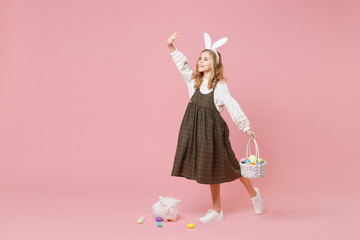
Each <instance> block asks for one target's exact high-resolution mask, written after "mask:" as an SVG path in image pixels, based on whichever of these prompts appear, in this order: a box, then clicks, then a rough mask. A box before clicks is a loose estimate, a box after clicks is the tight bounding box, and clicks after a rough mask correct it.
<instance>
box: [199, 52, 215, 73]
mask: <svg viewBox="0 0 360 240" xmlns="http://www.w3.org/2000/svg"><path fill="white" fill-rule="evenodd" d="M211 61H212V60H211V57H210V54H209V53H208V52H203V53H202V54H201V55H200V58H199V60H198V67H199V72H208V71H210V69H211V64H212V62H211Z"/></svg>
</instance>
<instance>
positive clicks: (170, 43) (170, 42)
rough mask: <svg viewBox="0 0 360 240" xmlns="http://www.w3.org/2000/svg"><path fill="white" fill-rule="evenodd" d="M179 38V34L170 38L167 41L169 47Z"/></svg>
mask: <svg viewBox="0 0 360 240" xmlns="http://www.w3.org/2000/svg"><path fill="white" fill-rule="evenodd" d="M178 36H179V32H177V31H176V32H174V33H173V34H172V35H171V36H170V37H169V39H168V40H167V45H168V46H169V45H172V44H173V42H174V41H175V39H177V37H178Z"/></svg>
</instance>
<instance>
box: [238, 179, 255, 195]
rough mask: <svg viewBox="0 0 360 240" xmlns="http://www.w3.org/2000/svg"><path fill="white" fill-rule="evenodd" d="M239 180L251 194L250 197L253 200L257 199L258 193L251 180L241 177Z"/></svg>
mask: <svg viewBox="0 0 360 240" xmlns="http://www.w3.org/2000/svg"><path fill="white" fill-rule="evenodd" d="M239 179H240V181H241V182H242V183H243V184H244V186H245V188H246V190H247V191H248V193H249V196H250V197H251V198H252V197H255V196H256V191H255V189H254V187H253V185H252V184H251V181H250V179H248V178H245V177H240V178H239Z"/></svg>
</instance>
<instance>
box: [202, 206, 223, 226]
mask: <svg viewBox="0 0 360 240" xmlns="http://www.w3.org/2000/svg"><path fill="white" fill-rule="evenodd" d="M223 219H224V212H223V210H221V211H220V212H219V213H218V212H216V211H215V210H214V209H209V210H208V211H207V213H206V214H205V216H203V217H201V218H200V219H199V222H201V223H209V222H212V221H220V220H223Z"/></svg>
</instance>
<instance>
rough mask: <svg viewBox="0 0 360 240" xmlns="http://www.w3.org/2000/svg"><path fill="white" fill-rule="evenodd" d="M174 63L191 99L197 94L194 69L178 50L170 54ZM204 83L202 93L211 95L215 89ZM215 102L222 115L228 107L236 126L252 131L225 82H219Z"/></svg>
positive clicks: (206, 81) (244, 130)
mask: <svg viewBox="0 0 360 240" xmlns="http://www.w3.org/2000/svg"><path fill="white" fill-rule="evenodd" d="M170 55H171V57H172V59H173V61H174V62H175V65H176V67H177V69H178V70H179V71H180V74H181V76H182V78H183V79H184V80H185V82H186V84H187V86H188V90H189V97H190V98H191V97H192V95H193V94H194V93H195V91H196V89H195V88H194V86H195V81H194V80H193V79H192V73H193V71H192V69H191V67H190V66H189V62H188V60H187V58H186V57H185V55H184V54H183V53H182V52H180V51H179V50H178V49H176V50H175V51H174V52H171V53H170ZM203 80H204V81H203V82H202V84H201V86H200V92H201V93H203V94H207V93H210V92H211V91H213V89H208V87H207V86H208V79H206V78H203ZM214 91H215V92H214V102H215V106H216V108H217V110H218V111H219V112H220V113H221V112H222V111H223V109H224V106H226V109H227V110H228V112H229V114H230V116H231V118H232V120H233V121H234V123H235V124H236V126H237V127H238V128H239V129H240V130H242V131H243V132H246V131H247V130H249V129H250V122H249V120H248V118H247V117H246V116H245V114H244V112H243V110H242V109H241V107H240V105H239V103H238V102H237V101H236V100H235V99H234V98H233V97H232V96H231V95H230V92H229V89H228V87H227V85H226V83H225V82H218V83H217V85H216V87H215V89H214Z"/></svg>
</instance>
